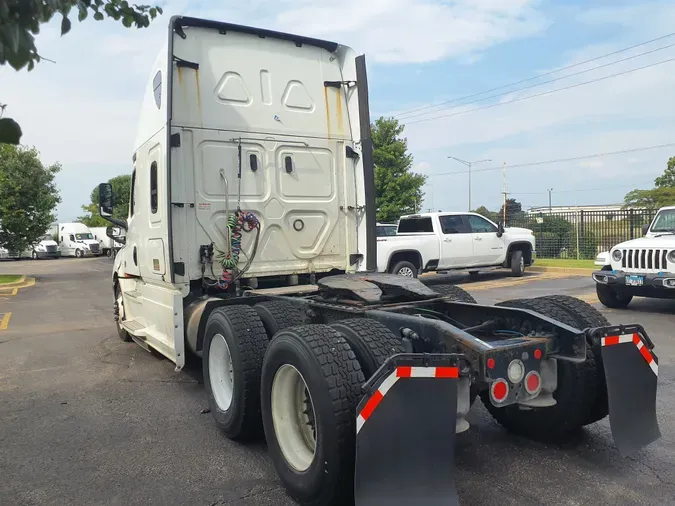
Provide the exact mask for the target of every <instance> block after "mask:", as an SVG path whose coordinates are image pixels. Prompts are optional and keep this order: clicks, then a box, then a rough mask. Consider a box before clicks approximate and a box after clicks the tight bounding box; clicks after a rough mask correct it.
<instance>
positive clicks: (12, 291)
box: [0, 288, 19, 297]
mask: <svg viewBox="0 0 675 506" xmlns="http://www.w3.org/2000/svg"><path fill="white" fill-rule="evenodd" d="M17 293H19V289H18V288H0V297H12V296H14V295H16V294H17Z"/></svg>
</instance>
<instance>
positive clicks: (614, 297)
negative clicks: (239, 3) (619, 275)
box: [595, 283, 633, 309]
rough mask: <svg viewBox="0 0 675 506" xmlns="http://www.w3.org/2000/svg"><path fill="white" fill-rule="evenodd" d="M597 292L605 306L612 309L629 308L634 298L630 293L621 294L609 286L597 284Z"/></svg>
mask: <svg viewBox="0 0 675 506" xmlns="http://www.w3.org/2000/svg"><path fill="white" fill-rule="evenodd" d="M595 292H596V293H597V294H598V299H599V300H600V302H601V303H602V305H603V306H605V307H608V308H611V309H624V308H626V307H628V304H630V301H631V300H633V296H632V295H631V294H629V293H619V292H618V291H616V290H615V289H614V288H612V287H611V286H609V285H602V284H600V283H596V284H595Z"/></svg>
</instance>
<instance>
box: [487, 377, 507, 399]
mask: <svg viewBox="0 0 675 506" xmlns="http://www.w3.org/2000/svg"><path fill="white" fill-rule="evenodd" d="M490 395H491V396H492V400H493V401H495V402H504V400H505V399H506V398H507V397H508V396H509V384H508V383H507V382H506V380H504V379H501V378H500V379H498V380H497V381H495V382H494V383H492V386H491V387H490Z"/></svg>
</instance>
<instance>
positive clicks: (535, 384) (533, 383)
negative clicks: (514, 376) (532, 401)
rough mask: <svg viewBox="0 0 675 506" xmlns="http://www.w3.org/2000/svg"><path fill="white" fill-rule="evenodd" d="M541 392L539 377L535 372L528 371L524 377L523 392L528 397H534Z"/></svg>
mask: <svg viewBox="0 0 675 506" xmlns="http://www.w3.org/2000/svg"><path fill="white" fill-rule="evenodd" d="M540 390H541V376H540V375H539V373H538V372H537V371H530V372H529V373H528V374H527V376H525V391H526V392H527V393H528V394H530V395H536V394H538V393H539V391H540Z"/></svg>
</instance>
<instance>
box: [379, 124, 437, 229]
mask: <svg viewBox="0 0 675 506" xmlns="http://www.w3.org/2000/svg"><path fill="white" fill-rule="evenodd" d="M370 128H371V132H372V134H371V135H372V139H373V160H374V162H375V189H376V198H375V200H376V205H377V220H378V221H382V222H393V221H396V220H397V219H398V218H399V217H400V216H401V215H403V214H411V213H415V212H417V211H418V210H419V207H420V203H421V202H422V197H423V196H424V193H423V192H422V187H423V186H424V183H426V181H427V176H425V175H424V174H416V173H414V172H412V170H411V167H412V161H413V158H412V155H410V154H409V153H408V141H407V140H406V139H405V138H402V137H401V134H402V133H403V129H404V128H405V127H404V126H403V125H401V124H399V122H398V120H396V119H394V118H383V117H381V118H378V119H377V120H375V123H374V124H373V125H371V126H370Z"/></svg>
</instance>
